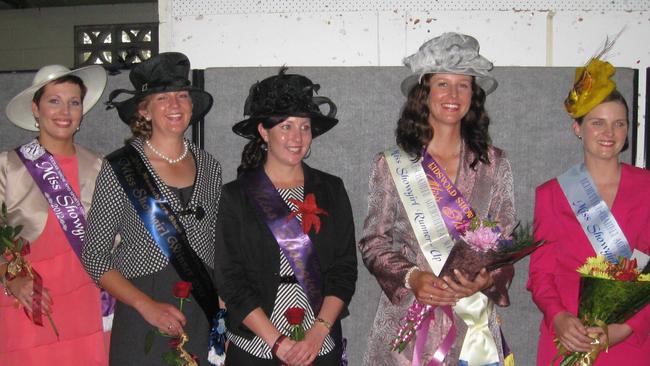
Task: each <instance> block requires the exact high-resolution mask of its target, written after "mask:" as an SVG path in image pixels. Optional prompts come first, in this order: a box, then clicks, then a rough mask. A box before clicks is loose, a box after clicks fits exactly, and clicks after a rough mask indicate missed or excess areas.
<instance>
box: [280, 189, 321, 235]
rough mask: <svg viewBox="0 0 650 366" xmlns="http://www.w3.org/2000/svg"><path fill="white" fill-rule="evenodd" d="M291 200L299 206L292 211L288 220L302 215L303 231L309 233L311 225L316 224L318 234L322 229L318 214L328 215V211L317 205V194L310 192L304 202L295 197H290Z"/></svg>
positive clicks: (315, 228)
mask: <svg viewBox="0 0 650 366" xmlns="http://www.w3.org/2000/svg"><path fill="white" fill-rule="evenodd" d="M289 202H291V203H293V204H294V205H296V206H298V209H297V210H296V211H292V212H291V214H290V215H289V217H288V218H287V221H289V220H291V219H292V218H294V217H296V216H297V215H299V214H300V215H302V231H303V232H304V233H305V234H308V233H309V231H310V230H311V227H312V226H314V230H315V231H316V234H318V232H319V231H320V217H318V215H327V214H328V213H327V211H325V210H323V209H322V208H320V207H318V205H316V196H314V194H313V193H309V194H307V195H306V196H305V200H304V201H303V202H300V201H298V200H297V199H295V198H289Z"/></svg>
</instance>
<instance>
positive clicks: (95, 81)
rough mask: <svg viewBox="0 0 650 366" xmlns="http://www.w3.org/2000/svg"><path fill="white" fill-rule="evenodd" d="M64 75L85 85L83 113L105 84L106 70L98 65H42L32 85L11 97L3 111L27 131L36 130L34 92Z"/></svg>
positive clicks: (14, 122)
mask: <svg viewBox="0 0 650 366" xmlns="http://www.w3.org/2000/svg"><path fill="white" fill-rule="evenodd" d="M66 75H74V76H77V77H79V78H80V79H81V80H82V81H83V82H84V85H85V86H86V96H85V97H84V99H83V114H84V115H85V114H86V113H88V111H90V110H91V109H92V107H93V106H94V105H95V104H96V103H97V101H98V100H99V98H100V97H101V96H102V93H103V92H104V87H105V86H106V79H107V77H106V70H104V68H103V67H102V66H100V65H92V66H86V67H82V68H80V69H76V70H70V69H68V68H67V67H65V66H61V65H48V66H43V67H42V68H41V69H40V70H38V72H37V73H36V75H34V80H33V81H32V85H31V86H29V87H28V88H27V89H25V90H23V91H22V92H20V93H19V94H18V95H16V96H15V97H13V98H12V99H11V101H10V102H9V104H7V109H6V110H5V113H6V114H7V118H9V120H10V121H11V122H13V124H15V125H16V126H18V127H20V128H24V129H26V130H29V131H38V128H36V125H35V123H36V119H34V114H33V113H32V99H34V94H35V93H36V92H37V91H38V90H39V89H40V88H42V87H43V86H45V85H47V83H49V82H51V81H53V80H56V79H58V78H61V77H63V76H66Z"/></svg>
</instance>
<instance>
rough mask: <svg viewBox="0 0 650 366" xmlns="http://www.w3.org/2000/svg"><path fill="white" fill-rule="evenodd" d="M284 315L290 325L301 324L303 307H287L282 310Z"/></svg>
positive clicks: (303, 314)
mask: <svg viewBox="0 0 650 366" xmlns="http://www.w3.org/2000/svg"><path fill="white" fill-rule="evenodd" d="M284 317H285V318H287V322H289V324H290V325H300V324H302V319H303V318H304V317H305V309H303V308H289V309H287V311H285V312H284Z"/></svg>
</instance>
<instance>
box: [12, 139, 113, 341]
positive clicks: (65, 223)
mask: <svg viewBox="0 0 650 366" xmlns="http://www.w3.org/2000/svg"><path fill="white" fill-rule="evenodd" d="M15 151H16V153H17V154H18V157H19V158H20V160H21V161H22V162H23V164H24V165H25V168H26V169H27V171H28V172H29V174H30V175H31V176H32V179H33V180H34V183H36V185H37V186H38V188H39V189H40V190H41V192H42V193H43V196H45V199H46V200H47V203H48V204H49V205H50V208H51V209H52V212H53V213H54V215H56V218H57V221H58V222H59V225H60V226H61V229H62V230H63V233H64V234H65V237H66V239H68V243H69V244H70V246H71V247H72V250H73V251H74V253H75V254H76V255H77V258H79V260H80V261H81V249H82V248H83V245H84V239H85V236H86V212H85V210H84V208H83V205H82V204H81V201H80V200H79V197H77V194H76V193H75V192H74V190H73V189H72V187H71V186H70V184H69V183H68V180H67V179H66V177H65V175H64V174H63V171H62V170H61V168H60V167H59V164H57V162H56V160H55V159H54V157H53V156H52V154H50V153H49V152H48V151H47V150H45V148H43V146H41V144H40V143H39V142H38V140H36V139H34V140H32V141H30V142H28V143H26V144H25V145H22V146H20V147H18V148H17V149H16V150H15ZM80 264H81V262H80ZM100 300H101V311H102V317H103V318H104V320H103V323H104V330H110V328H111V324H112V321H111V319H112V316H113V311H114V309H115V299H114V298H113V297H111V295H109V294H108V292H106V291H105V290H104V289H100Z"/></svg>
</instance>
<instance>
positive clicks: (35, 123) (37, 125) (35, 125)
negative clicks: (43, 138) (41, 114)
mask: <svg viewBox="0 0 650 366" xmlns="http://www.w3.org/2000/svg"><path fill="white" fill-rule="evenodd" d="M34 127H36V128H41V125H40V124H39V123H38V120H36V122H34Z"/></svg>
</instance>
